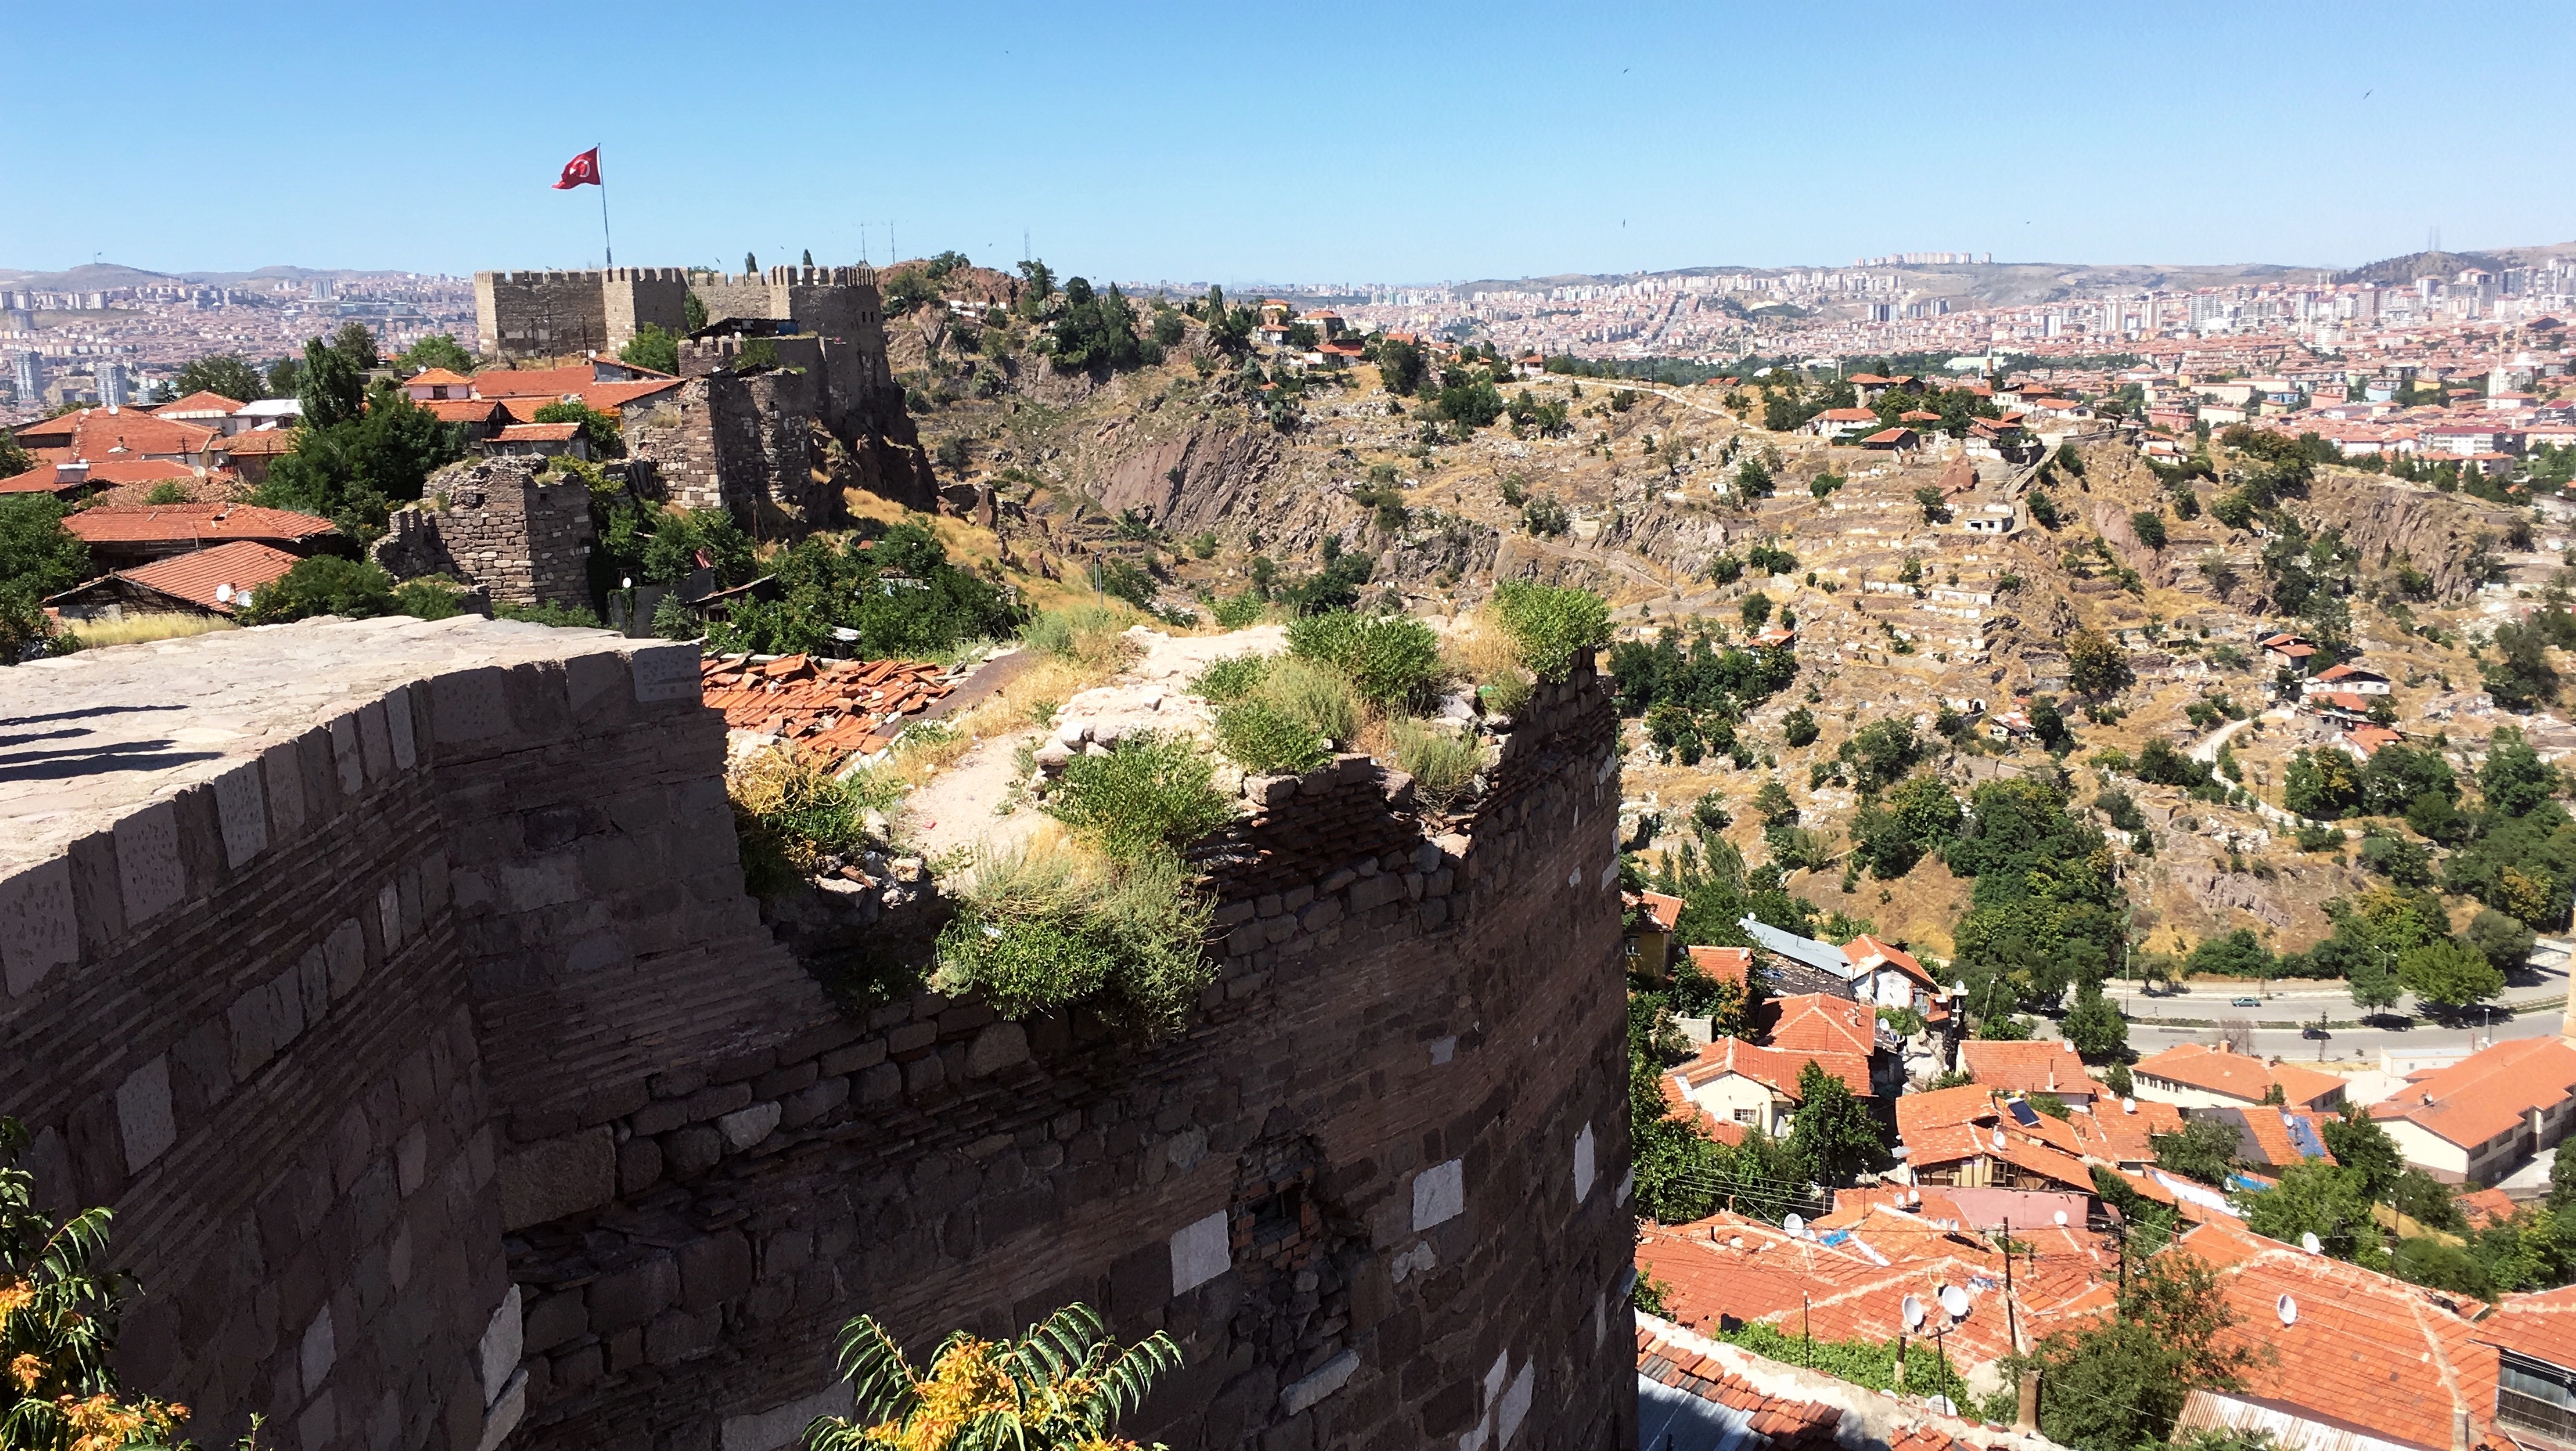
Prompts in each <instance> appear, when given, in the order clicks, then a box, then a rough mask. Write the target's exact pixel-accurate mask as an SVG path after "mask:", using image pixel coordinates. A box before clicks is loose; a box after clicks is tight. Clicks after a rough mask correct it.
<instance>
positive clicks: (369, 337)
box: [331, 322, 383, 373]
mask: <svg viewBox="0 0 2576 1451" xmlns="http://www.w3.org/2000/svg"><path fill="white" fill-rule="evenodd" d="M331 351H333V352H335V353H338V354H339V355H340V356H341V357H343V358H346V359H348V360H349V366H350V367H352V368H355V369H357V370H358V371H359V372H360V373H365V372H367V371H369V370H370V369H372V368H375V367H376V366H377V365H378V364H379V363H381V362H382V361H383V360H382V359H381V358H379V357H377V355H376V335H375V334H374V333H372V332H370V331H368V330H367V325H366V324H365V323H362V322H344V323H342V324H340V330H339V331H338V332H335V333H333V334H331Z"/></svg>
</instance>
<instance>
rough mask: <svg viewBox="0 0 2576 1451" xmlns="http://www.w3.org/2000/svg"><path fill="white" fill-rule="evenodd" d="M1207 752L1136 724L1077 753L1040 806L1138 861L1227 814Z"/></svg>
mask: <svg viewBox="0 0 2576 1451" xmlns="http://www.w3.org/2000/svg"><path fill="white" fill-rule="evenodd" d="M1213 776H1214V771H1213V768H1212V767H1211V765H1210V763H1209V761H1208V758H1207V756H1206V755H1205V754H1204V753H1202V752H1201V751H1200V750H1199V749H1198V748H1197V747H1196V746H1194V745H1193V744H1192V743H1191V742H1190V741H1189V740H1188V739H1187V738H1185V737H1181V736H1169V735H1164V734H1162V733H1160V732H1156V731H1140V732H1138V733H1137V734H1135V735H1132V736H1128V737H1126V738H1125V739H1123V740H1121V741H1120V742H1119V743H1118V747H1117V749H1115V750H1113V751H1111V752H1110V753H1109V754H1108V755H1105V756H1076V757H1074V758H1073V759H1072V760H1071V761H1070V762H1068V763H1066V766H1065V769H1064V779H1063V780H1062V781H1061V782H1060V783H1059V784H1058V785H1057V787H1056V790H1055V792H1054V793H1053V794H1052V795H1050V796H1049V797H1048V798H1047V808H1046V809H1047V811H1048V813H1049V814H1051V815H1053V816H1055V817H1056V818H1057V819H1058V820H1060V821H1062V822H1064V823H1065V824H1066V825H1068V826H1070V827H1072V828H1074V829H1075V830H1076V831H1079V832H1082V833H1084V834H1085V835H1086V836H1088V837H1089V838H1090V839H1092V840H1093V841H1095V842H1097V843H1098V844H1099V847H1100V849H1101V850H1102V851H1103V852H1106V853H1107V854H1108V855H1109V857H1110V858H1111V860H1113V861H1118V862H1129V863H1132V862H1138V861H1142V860H1144V859H1145V858H1147V857H1149V856H1153V855H1156V854H1158V853H1160V854H1168V853H1171V852H1173V851H1176V850H1177V849H1178V848H1180V847H1183V846H1187V845H1188V844H1189V843H1191V842H1194V841H1196V840H1198V839H1199V838H1200V837H1203V836H1205V835H1207V834H1208V833H1209V832H1211V831H1214V830H1216V829H1217V828H1218V827H1219V826H1222V825H1224V824H1225V823H1226V822H1227V821H1228V820H1230V819H1232V818H1233V815H1234V806H1233V803H1231V802H1229V801H1227V800H1226V799H1225V797H1224V796H1223V795H1222V794H1220V793H1219V792H1218V791H1217V789H1216V787H1215V786H1214V785H1213V784H1211V782H1212V778H1213Z"/></svg>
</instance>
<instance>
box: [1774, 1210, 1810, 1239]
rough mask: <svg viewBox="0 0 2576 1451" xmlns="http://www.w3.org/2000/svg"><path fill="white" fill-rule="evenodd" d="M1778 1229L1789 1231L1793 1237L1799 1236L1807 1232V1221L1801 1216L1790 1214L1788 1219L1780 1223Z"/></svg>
mask: <svg viewBox="0 0 2576 1451" xmlns="http://www.w3.org/2000/svg"><path fill="white" fill-rule="evenodd" d="M1780 1227H1781V1228H1782V1229H1785V1230H1787V1231H1789V1233H1790V1234H1791V1235H1793V1236H1794V1235H1801V1234H1805V1233H1806V1232H1807V1221H1806V1219H1805V1218H1804V1217H1803V1216H1800V1215H1796V1214H1792V1215H1790V1216H1789V1217H1788V1218H1786V1219H1784V1220H1781V1221H1780Z"/></svg>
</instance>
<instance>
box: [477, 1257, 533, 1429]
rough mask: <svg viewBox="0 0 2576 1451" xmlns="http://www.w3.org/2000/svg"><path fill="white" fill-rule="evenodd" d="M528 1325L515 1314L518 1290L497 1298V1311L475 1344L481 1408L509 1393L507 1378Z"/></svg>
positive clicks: (521, 1350) (522, 1347)
mask: <svg viewBox="0 0 2576 1451" xmlns="http://www.w3.org/2000/svg"><path fill="white" fill-rule="evenodd" d="M527 1331H528V1323H527V1321H526V1319H525V1318H524V1317H523V1316H522V1315H521V1314H520V1311H519V1287H518V1286H516V1285H512V1286H511V1287H510V1293H508V1294H506V1295H503V1296H502V1297H501V1305H500V1308H499V1309H496V1310H494V1311H493V1312H492V1319H491V1322H490V1323H489V1324H486V1325H485V1326H484V1327H483V1338H482V1339H481V1340H479V1341H477V1342H475V1346H474V1358H475V1362H476V1364H477V1366H479V1367H480V1369H481V1370H482V1372H483V1404H484V1405H486V1406H489V1405H491V1404H492V1403H493V1402H495V1401H498V1400H499V1399H501V1393H502V1392H503V1391H505V1390H507V1389H509V1385H510V1377H511V1376H512V1375H513V1374H515V1373H516V1372H517V1371H518V1369H519V1359H520V1357H521V1356H522V1355H523V1354H524V1353H525V1347H526V1345H527Z"/></svg>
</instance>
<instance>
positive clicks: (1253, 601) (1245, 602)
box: [1208, 589, 1270, 630]
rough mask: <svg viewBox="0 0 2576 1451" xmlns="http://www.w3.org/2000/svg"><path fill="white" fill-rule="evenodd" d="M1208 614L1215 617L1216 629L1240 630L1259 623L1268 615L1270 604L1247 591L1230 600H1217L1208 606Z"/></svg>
mask: <svg viewBox="0 0 2576 1451" xmlns="http://www.w3.org/2000/svg"><path fill="white" fill-rule="evenodd" d="M1208 613H1209V614H1211V615H1213V616H1215V617H1216V623H1217V628H1219V629H1221V630H1240V629H1243V628H1244V627H1246V626H1248V625H1257V624H1259V623H1261V619H1262V617H1263V616H1264V615H1267V614H1269V613H1270V602H1269V601H1268V600H1265V599H1263V598H1262V597H1261V596H1260V594H1259V593H1257V592H1255V591H1253V590H1248V589H1247V590H1245V591H1244V592H1243V593H1241V594H1239V595H1236V596H1235V597H1234V598H1232V599H1225V600H1218V601H1217V602H1216V603H1215V604H1213V605H1211V606H1209V608H1208Z"/></svg>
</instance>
